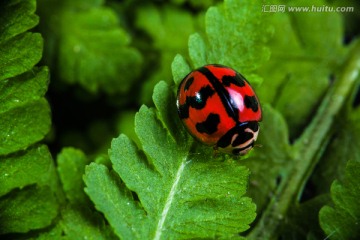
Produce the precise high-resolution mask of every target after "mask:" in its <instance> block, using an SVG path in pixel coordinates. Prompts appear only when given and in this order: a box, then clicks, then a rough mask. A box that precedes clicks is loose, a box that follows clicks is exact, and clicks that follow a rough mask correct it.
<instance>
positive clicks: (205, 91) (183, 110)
mask: <svg viewBox="0 0 360 240" xmlns="http://www.w3.org/2000/svg"><path fill="white" fill-rule="evenodd" d="M214 93H215V91H214V90H213V89H212V88H211V87H210V86H209V85H207V86H206V87H203V88H201V89H200V91H199V92H198V93H197V95H196V96H191V97H189V96H187V97H186V100H185V104H183V105H179V106H178V113H179V116H180V118H181V119H184V118H188V117H189V109H190V107H192V108H195V109H198V110H200V109H203V108H204V107H205V106H206V101H207V99H208V98H209V97H211V96H212V95H214Z"/></svg>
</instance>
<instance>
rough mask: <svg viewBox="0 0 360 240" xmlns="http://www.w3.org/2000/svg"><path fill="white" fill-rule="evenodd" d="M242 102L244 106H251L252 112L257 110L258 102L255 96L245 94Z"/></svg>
mask: <svg viewBox="0 0 360 240" xmlns="http://www.w3.org/2000/svg"><path fill="white" fill-rule="evenodd" d="M244 103H245V107H246V108H251V110H253V111H254V112H257V111H258V110H259V103H258V101H257V99H256V97H255V96H248V95H246V96H245V98H244Z"/></svg>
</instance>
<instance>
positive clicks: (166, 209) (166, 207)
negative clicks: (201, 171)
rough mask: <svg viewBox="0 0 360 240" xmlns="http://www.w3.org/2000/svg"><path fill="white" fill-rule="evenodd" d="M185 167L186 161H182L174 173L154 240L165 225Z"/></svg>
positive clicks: (158, 236) (159, 235) (158, 237)
mask: <svg viewBox="0 0 360 240" xmlns="http://www.w3.org/2000/svg"><path fill="white" fill-rule="evenodd" d="M185 166H186V159H184V160H183V161H182V163H181V165H180V167H179V169H178V171H177V173H176V176H175V179H174V182H173V184H172V186H171V189H170V192H169V195H168V197H167V199H166V202H165V205H164V209H163V211H162V213H161V217H160V219H159V222H158V225H157V228H156V232H155V237H154V239H155V240H159V239H160V238H161V234H162V232H163V227H164V223H165V220H166V217H167V215H168V212H169V210H170V207H171V204H172V203H173V201H174V196H175V193H176V189H177V186H178V185H179V181H180V178H181V176H182V173H183V171H184V169H185Z"/></svg>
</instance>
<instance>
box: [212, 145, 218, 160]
mask: <svg viewBox="0 0 360 240" xmlns="http://www.w3.org/2000/svg"><path fill="white" fill-rule="evenodd" d="M213 149H214V154H213V157H214V158H216V157H217V155H218V153H219V147H218V146H217V145H215V146H214V147H213Z"/></svg>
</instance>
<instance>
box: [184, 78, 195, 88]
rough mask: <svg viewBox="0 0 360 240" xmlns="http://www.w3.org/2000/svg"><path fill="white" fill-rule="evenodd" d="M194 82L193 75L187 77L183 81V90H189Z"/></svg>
mask: <svg viewBox="0 0 360 240" xmlns="http://www.w3.org/2000/svg"><path fill="white" fill-rule="evenodd" d="M193 82H194V77H191V78H189V79H188V80H186V82H185V86H184V90H185V91H186V90H189V88H190V86H191V84H192V83H193Z"/></svg>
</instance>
